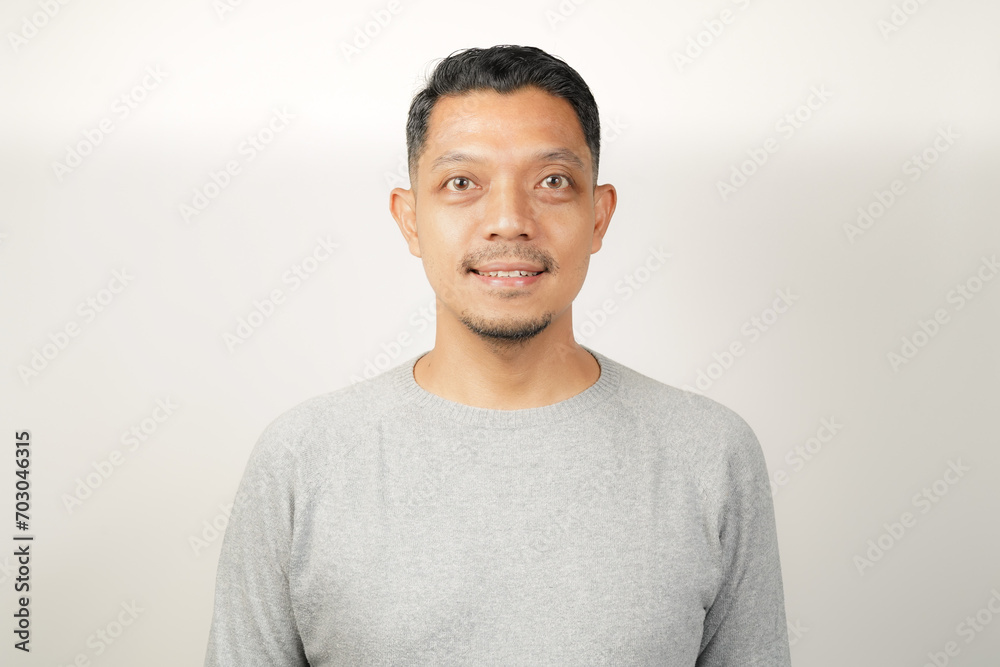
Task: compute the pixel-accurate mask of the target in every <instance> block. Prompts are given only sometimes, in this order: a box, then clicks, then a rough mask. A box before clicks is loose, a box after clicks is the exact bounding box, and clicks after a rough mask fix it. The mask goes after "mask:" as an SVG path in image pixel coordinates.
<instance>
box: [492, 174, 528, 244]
mask: <svg viewBox="0 0 1000 667" xmlns="http://www.w3.org/2000/svg"><path fill="white" fill-rule="evenodd" d="M535 231H536V229H535V212H534V205H533V203H532V200H531V194H530V193H528V192H525V190H524V188H523V186H522V185H521V184H519V183H516V182H514V181H513V180H509V179H502V180H501V179H497V180H494V181H493V183H492V184H491V185H490V189H489V192H488V194H487V195H486V210H485V220H484V222H483V236H485V237H486V238H487V239H492V240H496V239H498V238H500V239H505V240H508V241H513V240H515V239H521V240H527V239H531V238H534V236H535Z"/></svg>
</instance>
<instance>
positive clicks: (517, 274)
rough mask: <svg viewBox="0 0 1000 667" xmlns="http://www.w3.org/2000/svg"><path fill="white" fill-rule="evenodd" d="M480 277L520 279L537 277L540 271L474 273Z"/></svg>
mask: <svg viewBox="0 0 1000 667" xmlns="http://www.w3.org/2000/svg"><path fill="white" fill-rule="evenodd" d="M476 273H478V274H479V275H481V276H489V277H491V278H497V277H499V278H520V277H523V276H537V275H538V274H539V273H541V271H490V272H488V273H483V272H481V271H476Z"/></svg>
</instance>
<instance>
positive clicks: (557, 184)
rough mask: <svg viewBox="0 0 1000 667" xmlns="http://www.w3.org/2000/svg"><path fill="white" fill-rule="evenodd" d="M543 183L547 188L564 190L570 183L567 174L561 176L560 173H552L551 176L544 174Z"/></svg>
mask: <svg viewBox="0 0 1000 667" xmlns="http://www.w3.org/2000/svg"><path fill="white" fill-rule="evenodd" d="M542 183H545V185H546V189H547V190H565V189H566V188H568V187H570V186H571V185H572V182H571V181H570V180H569V177H568V176H563V175H562V174H552V175H551V176H546V177H545V180H544V181H542Z"/></svg>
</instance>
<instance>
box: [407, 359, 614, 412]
mask: <svg viewBox="0 0 1000 667" xmlns="http://www.w3.org/2000/svg"><path fill="white" fill-rule="evenodd" d="M581 347H583V349H585V350H586V351H587V352H589V353H590V354H591V355H592V356H593V357H594V358H595V359H596V360H597V363H598V364H599V365H600V367H601V375H600V377H599V378H598V379H597V382H595V383H594V384H592V385H590V386H589V387H587V388H586V389H584V390H583V391H581V392H580V393H579V394H576V395H575V396H571V397H569V398H567V399H564V400H562V401H559V402H558V403H553V404H551V405H544V406H541V407H537V408H521V409H518V410H494V409H491V408H480V407H475V406H472V405H466V404H464V403H458V402H456V401H452V400H449V399H447V398H444V397H441V396H438V395H437V394H432V393H431V392H429V391H427V390H426V389H424V388H423V387H421V386H420V385H419V384H417V381H416V379H414V377H413V367H414V366H415V365H416V363H417V361H418V360H419V359H420V358H421V357H423V356H424V355H425V354H427V352H429V350H428V351H426V352H423V353H421V354H419V355H417V356H415V357H413V358H412V359H409V360H408V361H406V362H405V363H402V364H400V365H399V366H397V367H395V368H393V369H392V370H391V371H389V373H391V374H392V376H393V377H392V378H391V379H392V382H393V385H394V386H395V388H396V390H397V392H398V394H399V395H400V396H401V397H402V398H403V400H405V401H408V402H409V403H411V404H412V405H413V406H414V407H416V408H418V409H420V410H422V411H428V412H433V413H436V414H438V415H440V416H441V417H443V418H446V419H451V420H453V421H457V422H459V423H462V424H466V425H469V426H486V427H490V428H521V427H526V426H537V425H540V424H541V425H550V424H553V423H556V422H560V421H563V420H565V419H568V418H570V417H572V416H574V415H577V414H579V413H581V412H583V411H584V410H588V409H591V408H594V407H595V406H597V405H598V404H600V403H601V402H603V401H604V400H606V399H607V398H608V397H610V396H611V395H612V394H614V393H615V392H616V391H617V389H618V385H619V381H620V378H621V368H620V366H619V365H618V364H617V363H616V362H614V361H612V360H611V359H608V358H607V357H605V356H604V355H603V354H600V353H599V352H595V351H594V350H591V349H590V348H589V347H587V346H585V345H581Z"/></svg>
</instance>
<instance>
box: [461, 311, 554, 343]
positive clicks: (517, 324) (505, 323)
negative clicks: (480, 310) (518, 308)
mask: <svg viewBox="0 0 1000 667" xmlns="http://www.w3.org/2000/svg"><path fill="white" fill-rule="evenodd" d="M551 322H552V314H551V313H546V314H545V315H543V316H541V317H539V318H536V319H524V318H516V319H515V318H495V319H485V318H482V317H475V316H471V315H463V316H462V324H464V325H465V326H466V327H468V329H469V331H471V332H472V333H474V334H476V335H477V336H479V337H480V338H483V339H486V340H489V341H491V342H494V343H524V342H527V341H529V340H531V339H532V338H534V337H535V336H537V335H538V334H540V333H542V332H543V331H544V330H545V328H546V327H548V326H549V324H550V323H551Z"/></svg>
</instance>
